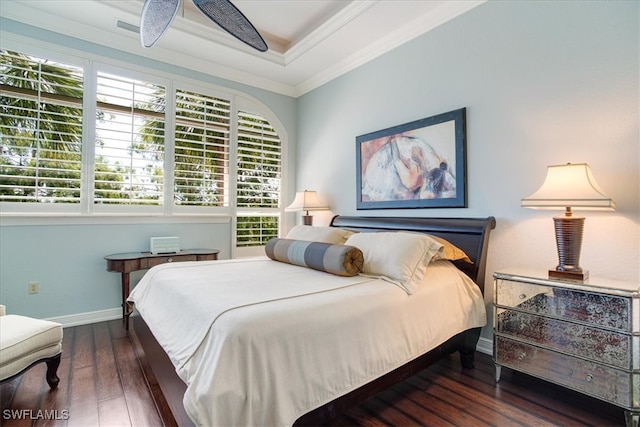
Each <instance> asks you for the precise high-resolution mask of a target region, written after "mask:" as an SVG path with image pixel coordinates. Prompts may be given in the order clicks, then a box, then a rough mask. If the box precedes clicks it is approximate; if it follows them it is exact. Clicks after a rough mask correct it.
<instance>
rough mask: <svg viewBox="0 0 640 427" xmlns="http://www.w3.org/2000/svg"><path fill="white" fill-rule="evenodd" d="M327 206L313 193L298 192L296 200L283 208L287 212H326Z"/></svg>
mask: <svg viewBox="0 0 640 427" xmlns="http://www.w3.org/2000/svg"><path fill="white" fill-rule="evenodd" d="M328 209H329V206H327V205H326V204H324V203H322V202H321V201H320V199H319V198H318V194H317V193H316V192H315V191H307V190H304V191H298V192H297V193H296V198H295V199H294V200H293V203H291V204H290V205H289V206H287V207H286V208H284V210H285V211H287V212H293V211H326V210H328Z"/></svg>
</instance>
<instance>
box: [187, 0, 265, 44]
mask: <svg viewBox="0 0 640 427" xmlns="http://www.w3.org/2000/svg"><path fill="white" fill-rule="evenodd" d="M193 3H194V4H195V5H196V6H197V7H198V9H200V11H201V12H202V13H204V14H205V15H207V17H208V18H209V19H211V20H212V21H213V22H215V23H216V24H218V25H220V26H221V27H222V28H224V29H225V30H226V31H227V32H228V33H229V34H231V35H232V36H234V37H236V38H237V39H238V40H240V41H242V42H244V43H246V44H248V45H249V46H251V47H253V48H254V49H257V50H259V51H260V52H266V51H267V49H268V47H267V44H266V43H265V42H264V40H263V39H262V36H261V35H260V33H258V31H257V30H256V29H255V27H254V26H253V25H252V24H251V22H249V20H248V19H247V18H246V17H245V16H244V15H243V14H242V12H240V11H239V10H238V8H236V7H235V6H234V5H233V4H231V2H230V1H229V0H193Z"/></svg>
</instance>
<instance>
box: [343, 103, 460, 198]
mask: <svg viewBox="0 0 640 427" xmlns="http://www.w3.org/2000/svg"><path fill="white" fill-rule="evenodd" d="M466 144H467V142H466V108H460V109H457V110H453V111H449V112H446V113H442V114H438V115H435V116H431V117H427V118H424V119H420V120H416V121H413V122H409V123H405V124H402V125H398V126H394V127H390V128H387V129H383V130H379V131H376V132H371V133H368V134H365V135H360V136H357V137H356V189H357V199H356V208H357V209H358V210H361V209H411V208H466V207H467V170H466Z"/></svg>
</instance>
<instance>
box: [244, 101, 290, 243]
mask: <svg viewBox="0 0 640 427" xmlns="http://www.w3.org/2000/svg"><path fill="white" fill-rule="evenodd" d="M237 152H238V167H237V176H238V179H237V190H236V191H237V207H238V219H237V230H236V232H237V237H236V242H237V246H238V247H247V246H263V245H265V244H266V243H267V241H268V240H269V239H270V238H272V237H277V236H278V220H279V217H280V216H279V210H278V208H279V206H280V187H281V185H280V184H281V177H282V161H281V157H282V146H281V142H280V137H279V136H278V134H277V133H276V131H275V129H274V128H273V126H271V124H269V122H268V121H267V120H265V119H264V118H263V117H261V116H259V115H256V114H251V113H249V112H245V111H239V112H238V149H237ZM256 211H257V212H259V213H260V214H259V215H255V214H253V215H252V214H250V212H256ZM269 213H271V214H270V215H269Z"/></svg>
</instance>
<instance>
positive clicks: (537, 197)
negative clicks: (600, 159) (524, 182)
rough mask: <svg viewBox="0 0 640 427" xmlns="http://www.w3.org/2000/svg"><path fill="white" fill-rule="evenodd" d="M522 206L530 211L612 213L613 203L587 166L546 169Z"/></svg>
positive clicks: (563, 166) (580, 164) (581, 164)
mask: <svg viewBox="0 0 640 427" xmlns="http://www.w3.org/2000/svg"><path fill="white" fill-rule="evenodd" d="M522 206H523V207H526V208H533V209H565V208H567V207H570V208H576V209H602V210H614V209H615V207H616V204H615V203H614V202H613V200H611V198H609V197H607V196H606V195H605V194H604V192H603V191H602V189H601V188H600V186H598V183H596V180H595V178H594V177H593V174H592V173H591V168H590V167H589V165H588V164H586V163H575V164H572V163H567V164H566V165H553V166H547V177H546V178H545V180H544V183H543V184H542V187H540V188H539V189H538V191H536V192H535V193H533V194H532V195H530V196H528V197H525V198H523V199H522Z"/></svg>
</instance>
